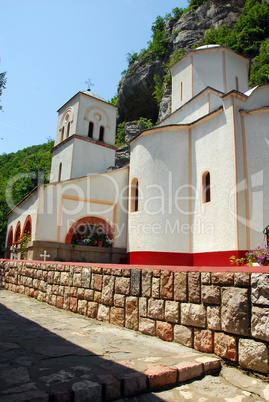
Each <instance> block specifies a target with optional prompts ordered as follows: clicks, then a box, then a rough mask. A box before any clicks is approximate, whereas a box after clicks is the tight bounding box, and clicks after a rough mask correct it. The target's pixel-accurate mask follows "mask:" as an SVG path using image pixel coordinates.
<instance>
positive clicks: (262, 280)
mask: <svg viewBox="0 0 269 402" xmlns="http://www.w3.org/2000/svg"><path fill="white" fill-rule="evenodd" d="M251 301H252V303H253V304H259V305H262V306H268V307H269V274H251Z"/></svg>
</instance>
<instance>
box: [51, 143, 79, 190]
mask: <svg viewBox="0 0 269 402" xmlns="http://www.w3.org/2000/svg"><path fill="white" fill-rule="evenodd" d="M73 147H74V144H73V140H72V139H71V140H70V141H68V142H67V143H65V144H63V145H62V146H61V147H60V148H58V149H55V150H54V151H53V154H52V156H53V157H52V161H51V173H50V182H51V183H55V182H57V181H59V179H60V181H63V180H68V179H69V178H70V176H71V166H72V156H73ZM60 163H61V164H62V168H61V174H60V177H59V169H60Z"/></svg>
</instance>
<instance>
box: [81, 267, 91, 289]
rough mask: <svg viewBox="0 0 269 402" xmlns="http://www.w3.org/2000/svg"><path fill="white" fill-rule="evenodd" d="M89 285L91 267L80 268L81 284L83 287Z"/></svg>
mask: <svg viewBox="0 0 269 402" xmlns="http://www.w3.org/2000/svg"><path fill="white" fill-rule="evenodd" d="M90 285H91V269H90V268H82V270H81V286H82V287H83V288H87V289H88V288H89V287H90Z"/></svg>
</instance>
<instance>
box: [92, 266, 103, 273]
mask: <svg viewBox="0 0 269 402" xmlns="http://www.w3.org/2000/svg"><path fill="white" fill-rule="evenodd" d="M91 270H92V273H94V274H100V275H102V268H101V267H92V268H91Z"/></svg>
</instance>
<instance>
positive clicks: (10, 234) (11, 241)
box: [7, 226, 13, 247]
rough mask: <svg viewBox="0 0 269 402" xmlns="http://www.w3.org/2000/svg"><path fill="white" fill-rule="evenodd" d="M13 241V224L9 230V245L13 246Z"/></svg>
mask: <svg viewBox="0 0 269 402" xmlns="http://www.w3.org/2000/svg"><path fill="white" fill-rule="evenodd" d="M12 243H13V226H11V228H10V229H9V232H8V238H7V246H8V247H10V246H12Z"/></svg>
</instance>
